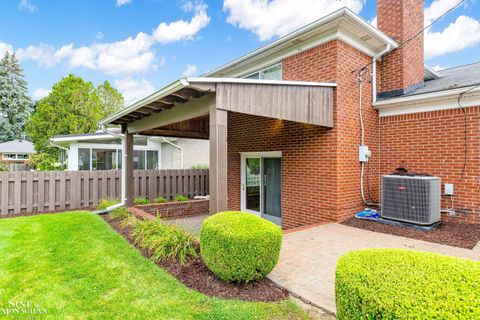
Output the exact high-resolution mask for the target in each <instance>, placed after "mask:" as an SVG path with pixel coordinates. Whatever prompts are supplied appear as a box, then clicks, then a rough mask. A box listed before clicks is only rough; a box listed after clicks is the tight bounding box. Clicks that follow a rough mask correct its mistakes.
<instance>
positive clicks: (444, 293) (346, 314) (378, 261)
mask: <svg viewBox="0 0 480 320" xmlns="http://www.w3.org/2000/svg"><path fill="white" fill-rule="evenodd" d="M335 292H336V304H337V317H338V319H340V320H341V319H355V320H356V319H480V263H479V262H476V261H471V260H464V259H460V258H454V257H449V256H443V255H438V254H434V253H427V252H418V251H409V250H400V249H371V250H361V251H355V252H351V253H348V254H346V255H344V256H343V257H342V258H340V259H339V261H338V263H337V270H336V279H335Z"/></svg>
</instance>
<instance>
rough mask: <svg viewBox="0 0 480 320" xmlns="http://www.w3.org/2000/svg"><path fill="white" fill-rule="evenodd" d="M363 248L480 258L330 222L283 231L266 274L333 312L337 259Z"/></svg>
mask: <svg viewBox="0 0 480 320" xmlns="http://www.w3.org/2000/svg"><path fill="white" fill-rule="evenodd" d="M366 248H403V249H414V250H421V251H430V252H436V253H441V254H446V255H452V256H458V257H462V258H467V259H473V260H477V261H479V260H480V250H476V249H474V250H468V249H462V248H456V247H450V246H445V245H441V244H436V243H430V242H425V241H420V240H415V239H410V238H404V237H399V236H393V235H388V234H383V233H377V232H372V231H367V230H362V229H357V228H353V227H348V226H344V225H341V224H336V223H331V224H325V225H321V226H318V227H314V228H311V229H306V230H301V231H297V232H292V233H287V234H285V235H284V238H283V246H282V252H281V256H280V262H279V264H278V265H277V267H276V268H275V269H274V270H273V272H272V273H271V274H270V275H269V278H270V279H272V280H273V281H275V282H276V283H277V284H279V285H281V286H283V287H285V288H286V289H288V290H289V291H291V292H292V293H293V294H294V295H297V296H300V297H301V298H302V299H304V300H307V301H309V302H311V303H312V304H314V305H316V306H318V307H321V308H322V309H324V310H327V311H329V312H332V313H334V312H335V311H336V310H335V290H334V283H335V266H336V261H337V259H338V258H339V257H341V256H342V255H343V254H345V253H347V252H349V251H352V250H358V249H366ZM477 248H478V246H477Z"/></svg>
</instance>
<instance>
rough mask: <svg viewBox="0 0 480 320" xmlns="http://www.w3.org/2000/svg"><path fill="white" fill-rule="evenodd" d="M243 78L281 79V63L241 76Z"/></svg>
mask: <svg viewBox="0 0 480 320" xmlns="http://www.w3.org/2000/svg"><path fill="white" fill-rule="evenodd" d="M243 78H244V79H260V80H282V64H281V63H279V64H276V65H273V66H270V67H268V68H265V69H262V70H260V71H257V72H255V73H252V74H249V75H248V76H245V77H243Z"/></svg>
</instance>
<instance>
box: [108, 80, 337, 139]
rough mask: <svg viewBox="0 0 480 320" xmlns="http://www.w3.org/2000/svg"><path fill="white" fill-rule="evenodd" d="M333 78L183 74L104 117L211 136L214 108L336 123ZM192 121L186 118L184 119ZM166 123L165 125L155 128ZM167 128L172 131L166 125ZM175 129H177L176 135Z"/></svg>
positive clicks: (139, 128)
mask: <svg viewBox="0 0 480 320" xmlns="http://www.w3.org/2000/svg"><path fill="white" fill-rule="evenodd" d="M335 87H336V84H335V83H323V82H303V81H274V80H256V79H236V78H183V79H179V80H177V81H175V82H173V83H171V84H170V85H168V86H166V87H164V88H163V89H161V90H159V91H157V92H155V93H154V94H152V95H150V96H148V97H146V98H145V99H143V100H140V101H138V102H136V103H134V104H133V105H131V106H129V107H127V108H125V109H123V110H121V111H120V112H117V113H116V114H114V115H112V116H111V117H109V118H106V119H104V120H102V121H101V123H100V124H101V125H107V124H114V125H124V126H126V128H127V130H128V131H129V132H132V133H142V134H150V135H160V134H163V135H165V136H179V137H185V136H183V135H181V134H180V132H181V131H182V128H184V127H185V128H186V127H191V126H192V125H193V126H194V127H198V129H199V130H201V132H203V134H200V135H198V136H197V135H195V134H194V135H191V136H189V137H192V138H208V137H207V136H205V131H204V129H205V126H206V127H207V129H208V116H209V114H210V111H211V108H212V106H214V107H215V108H216V109H220V110H226V111H232V112H239V113H245V114H251V115H256V116H264V117H270V118H277V119H282V120H289V121H296V122H300V123H306V124H313V125H319V126H324V127H329V128H331V127H333V89H334V88H335ZM188 121H193V122H194V123H189V124H187V123H186V122H188ZM160 127H162V128H163V129H164V130H163V131H162V130H157V131H155V133H154V132H153V131H152V129H155V128H160ZM167 130H169V131H167ZM207 131H208V130H207ZM175 133H179V134H178V135H175Z"/></svg>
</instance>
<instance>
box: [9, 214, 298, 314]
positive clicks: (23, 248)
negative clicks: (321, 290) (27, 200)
mask: <svg viewBox="0 0 480 320" xmlns="http://www.w3.org/2000/svg"><path fill="white" fill-rule="evenodd" d="M0 257H1V259H0V318H1V319H14V318H21V317H23V316H24V315H18V314H17V315H16V316H15V317H13V316H5V315H4V314H2V307H6V306H8V304H9V302H20V301H22V302H31V303H34V304H36V305H38V306H39V307H42V308H46V311H47V314H42V315H36V316H35V319H302V318H304V317H305V315H304V314H303V313H302V312H301V311H300V309H299V308H298V307H297V306H296V305H295V304H293V303H292V302H290V301H284V302H278V303H260V302H243V301H237V300H222V299H217V298H211V297H207V296H205V295H203V294H201V293H198V292H196V291H193V290H190V289H188V288H187V287H186V286H184V285H183V284H182V283H181V282H179V281H178V280H176V279H175V278H174V277H172V276H171V275H170V274H169V273H167V272H166V271H164V270H163V269H161V268H159V267H158V266H157V265H155V264H154V263H153V262H152V261H150V260H148V259H146V258H144V257H143V256H142V255H141V254H140V253H139V252H138V251H137V250H136V249H134V248H133V247H132V246H130V244H128V242H127V241H125V240H124V239H123V238H122V237H121V236H120V235H118V234H117V233H116V232H115V231H113V230H112V229H111V228H110V227H109V225H108V224H107V223H106V222H104V221H103V220H102V219H101V218H100V217H98V216H95V215H92V214H91V213H87V212H75V213H73V212H72V213H64V214H54V215H39V216H33V217H20V218H13V219H2V220H0Z"/></svg>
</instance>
